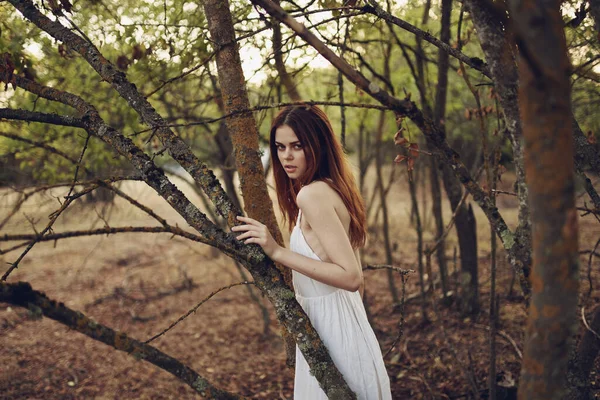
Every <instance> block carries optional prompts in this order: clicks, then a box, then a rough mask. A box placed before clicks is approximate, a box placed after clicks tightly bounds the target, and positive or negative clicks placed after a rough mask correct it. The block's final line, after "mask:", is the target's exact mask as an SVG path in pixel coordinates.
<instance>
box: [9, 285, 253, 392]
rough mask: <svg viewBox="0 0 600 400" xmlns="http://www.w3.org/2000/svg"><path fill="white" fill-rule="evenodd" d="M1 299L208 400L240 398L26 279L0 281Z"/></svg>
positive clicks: (175, 360)
mask: <svg viewBox="0 0 600 400" xmlns="http://www.w3.org/2000/svg"><path fill="white" fill-rule="evenodd" d="M0 301H1V302H5V303H9V304H13V305H16V306H20V307H23V308H27V309H29V310H31V311H32V312H33V313H34V314H35V315H38V316H39V317H41V316H42V315H43V316H45V317H47V318H50V319H53V320H55V321H57V322H59V323H61V324H63V325H65V326H67V327H69V328H71V329H73V330H76V331H78V332H81V333H83V334H84V335H86V336H88V337H90V338H92V339H94V340H97V341H99V342H102V343H105V344H107V345H109V346H111V347H113V348H115V349H117V350H119V351H123V352H126V353H128V354H131V355H132V356H133V357H135V358H136V359H143V360H145V361H147V362H149V363H151V364H154V365H156V366H157V367H159V368H161V369H163V370H165V371H167V372H169V373H170V374H172V375H173V376H175V377H176V378H178V379H180V380H181V381H183V382H185V383H186V384H187V385H188V386H190V387H191V388H192V389H194V391H196V392H197V393H198V394H200V395H202V396H205V397H208V398H211V399H243V397H242V396H239V395H237V394H233V393H229V392H226V391H224V390H222V389H219V388H216V387H215V386H213V385H212V384H211V383H210V382H209V381H207V380H206V379H205V378H203V377H202V376H200V375H199V374H198V373H197V372H196V371H194V370H193V369H191V368H190V367H188V366H187V365H185V364H182V363H181V362H180V361H179V360H177V359H176V358H173V357H171V356H169V355H167V354H165V353H163V352H162V351H160V350H158V349H157V348H155V347H153V346H150V345H148V344H145V343H142V342H140V341H139V340H136V339H133V338H131V337H129V336H128V335H127V334H126V333H124V332H118V331H115V330H113V329H111V328H109V327H107V326H105V325H102V324H99V323H97V322H96V321H93V320H91V319H90V318H88V317H87V316H85V315H84V314H82V313H81V312H78V311H74V310H72V309H70V308H68V307H66V306H65V305H64V304H63V303H59V302H57V301H55V300H52V299H50V298H48V297H47V296H46V295H45V294H44V293H42V292H38V291H37V290H33V289H32V288H31V285H30V284H29V283H27V282H18V283H6V282H0Z"/></svg>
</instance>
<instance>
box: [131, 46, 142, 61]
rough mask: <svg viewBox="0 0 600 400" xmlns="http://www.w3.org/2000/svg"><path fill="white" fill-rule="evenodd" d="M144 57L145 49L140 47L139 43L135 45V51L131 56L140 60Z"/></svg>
mask: <svg viewBox="0 0 600 400" xmlns="http://www.w3.org/2000/svg"><path fill="white" fill-rule="evenodd" d="M142 57H144V51H143V50H142V48H141V47H140V45H139V44H136V45H135V46H133V52H132V54H131V58H132V59H133V60H139V59H141V58H142Z"/></svg>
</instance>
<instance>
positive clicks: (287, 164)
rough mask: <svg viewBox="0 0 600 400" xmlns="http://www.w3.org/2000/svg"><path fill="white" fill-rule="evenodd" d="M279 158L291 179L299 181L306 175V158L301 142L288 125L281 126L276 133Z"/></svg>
mask: <svg viewBox="0 0 600 400" xmlns="http://www.w3.org/2000/svg"><path fill="white" fill-rule="evenodd" d="M275 146H276V147H277V157H278V158H279V162H281V165H282V166H283V169H284V170H285V172H286V173H287V175H288V176H289V177H290V179H298V178H300V177H302V175H304V173H306V169H307V166H306V156H305V154H304V149H303V148H302V144H300V140H298V137H297V136H296V134H295V133H294V130H293V129H292V128H290V127H289V126H288V125H281V126H280V127H279V128H277V130H276V131H275Z"/></svg>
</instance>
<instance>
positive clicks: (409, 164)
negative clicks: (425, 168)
mask: <svg viewBox="0 0 600 400" xmlns="http://www.w3.org/2000/svg"><path fill="white" fill-rule="evenodd" d="M406 167H407V168H408V172H411V171H412V170H413V169H415V159H414V158H408V160H407V161H406Z"/></svg>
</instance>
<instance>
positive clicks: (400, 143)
mask: <svg viewBox="0 0 600 400" xmlns="http://www.w3.org/2000/svg"><path fill="white" fill-rule="evenodd" d="M407 143H408V139H406V138H404V137H401V138H398V139H394V144H396V145H398V146H404V145H405V144H407Z"/></svg>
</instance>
